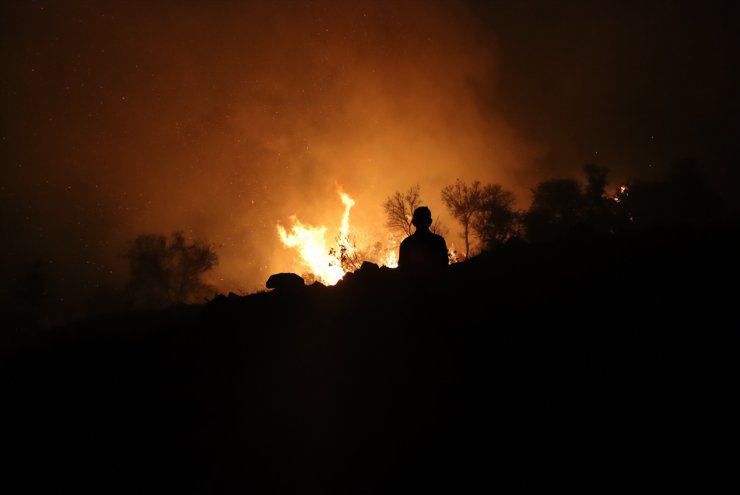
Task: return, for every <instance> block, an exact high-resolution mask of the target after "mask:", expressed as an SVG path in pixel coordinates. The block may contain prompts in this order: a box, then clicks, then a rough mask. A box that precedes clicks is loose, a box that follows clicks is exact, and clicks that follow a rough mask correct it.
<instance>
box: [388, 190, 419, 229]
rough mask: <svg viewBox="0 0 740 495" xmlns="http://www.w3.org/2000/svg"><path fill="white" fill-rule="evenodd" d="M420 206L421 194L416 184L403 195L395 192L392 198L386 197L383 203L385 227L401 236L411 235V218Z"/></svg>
mask: <svg viewBox="0 0 740 495" xmlns="http://www.w3.org/2000/svg"><path fill="white" fill-rule="evenodd" d="M420 205H421V192H420V188H419V185H418V184H417V185H415V186H413V187H410V188H409V190H408V191H406V192H404V193H402V192H399V191H396V192H395V193H394V194H393V195H392V196H388V197H387V198H386V200H385V201H384V202H383V210H385V215H386V224H385V225H386V227H388V228H389V229H390V230H391V231H392V232H394V233H396V234H399V235H402V236H408V235H411V232H412V230H413V229H412V227H413V225H412V224H411V217H412V216H413V214H414V210H415V209H416V208H417V207H418V206H420Z"/></svg>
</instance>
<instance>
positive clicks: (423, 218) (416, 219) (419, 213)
mask: <svg viewBox="0 0 740 495" xmlns="http://www.w3.org/2000/svg"><path fill="white" fill-rule="evenodd" d="M411 223H412V224H413V225H414V227H416V228H417V229H422V230H424V229H428V228H429V227H430V226H431V225H432V212H431V210H429V208H427V207H426V206H420V207H418V208H417V209H415V210H414V216H413V217H412V218H411Z"/></svg>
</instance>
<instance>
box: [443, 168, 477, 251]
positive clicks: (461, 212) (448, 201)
mask: <svg viewBox="0 0 740 495" xmlns="http://www.w3.org/2000/svg"><path fill="white" fill-rule="evenodd" d="M482 200H483V188H482V187H481V183H480V182H479V181H477V180H476V181H474V182H473V183H472V184H470V185H467V184H466V183H465V182H463V181H461V180H460V179H457V180H456V181H455V183H454V184H452V185H449V186H445V187H444V189H442V202H444V204H445V206H447V209H448V210H449V211H450V214H452V216H453V217H455V219H456V220H457V221H458V222H460V224H461V225H462V227H463V232H462V235H463V239H464V240H465V258H468V257H469V256H470V230H471V223H472V221H473V216H474V215H475V214H476V213H478V212H479V211H480V209H481V204H482Z"/></svg>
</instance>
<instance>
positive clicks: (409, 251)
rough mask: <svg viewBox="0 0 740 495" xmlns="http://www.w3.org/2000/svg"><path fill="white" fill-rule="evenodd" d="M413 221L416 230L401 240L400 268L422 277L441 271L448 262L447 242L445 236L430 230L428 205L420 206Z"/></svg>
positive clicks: (430, 214) (430, 220)
mask: <svg viewBox="0 0 740 495" xmlns="http://www.w3.org/2000/svg"><path fill="white" fill-rule="evenodd" d="M411 223H412V224H413V225H414V227H416V231H415V232H414V233H413V234H411V235H410V236H408V237H407V238H406V239H404V240H403V242H401V248H400V250H399V254H398V268H399V269H400V270H402V271H404V272H406V273H409V274H411V275H412V276H422V278H426V277H424V276H425V275H432V274H435V273H439V272H441V271H442V270H443V269H444V267H446V266H447V264H448V259H447V244H446V243H445V239H444V237H442V236H441V235H437V234H435V233H433V232H432V231H430V230H429V227H430V226H431V225H432V212H431V211H429V208H427V207H426V206H420V207H418V208H417V209H416V210H414V216H413V218H412V219H411Z"/></svg>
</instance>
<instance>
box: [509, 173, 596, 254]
mask: <svg viewBox="0 0 740 495" xmlns="http://www.w3.org/2000/svg"><path fill="white" fill-rule="evenodd" d="M532 193H533V195H534V198H533V200H532V205H531V206H530V208H529V210H527V212H526V213H525V214H524V220H523V221H524V228H525V230H526V233H527V237H528V238H529V240H530V241H535V242H537V241H548V240H553V239H556V238H558V237H562V236H563V235H565V234H566V233H567V232H568V231H570V230H571V229H573V228H574V227H575V226H576V225H577V224H578V223H579V222H580V221H581V219H582V210H583V195H582V193H581V186H580V185H579V184H578V181H576V180H574V179H553V180H547V181H544V182H540V183H539V184H538V185H537V187H536V188H535V189H534V190H533V191H532Z"/></svg>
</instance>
